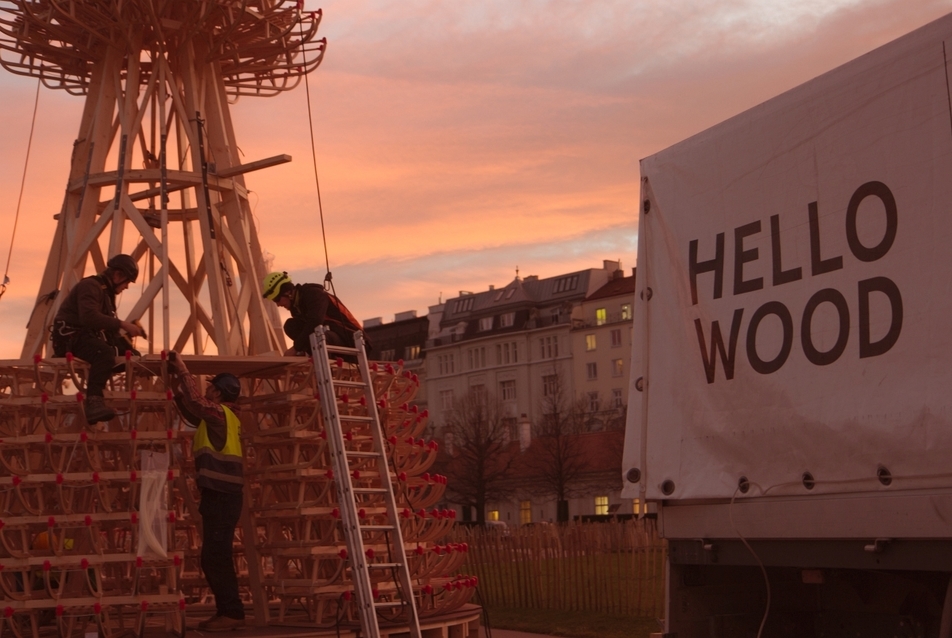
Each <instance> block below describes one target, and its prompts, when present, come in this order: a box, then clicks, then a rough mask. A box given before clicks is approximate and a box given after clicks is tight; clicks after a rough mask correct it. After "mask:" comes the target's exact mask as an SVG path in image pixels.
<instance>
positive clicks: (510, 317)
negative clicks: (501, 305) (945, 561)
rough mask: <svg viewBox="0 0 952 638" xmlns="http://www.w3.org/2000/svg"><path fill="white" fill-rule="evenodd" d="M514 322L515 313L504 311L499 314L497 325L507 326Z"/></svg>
mask: <svg viewBox="0 0 952 638" xmlns="http://www.w3.org/2000/svg"><path fill="white" fill-rule="evenodd" d="M514 323H516V313H514V312H506V313H503V314H501V315H499V327H500V328H509V327H511V326H512V325H513V324H514Z"/></svg>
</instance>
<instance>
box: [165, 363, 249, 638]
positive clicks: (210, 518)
mask: <svg viewBox="0 0 952 638" xmlns="http://www.w3.org/2000/svg"><path fill="white" fill-rule="evenodd" d="M170 360H171V363H172V369H173V371H174V372H175V374H174V384H175V400H176V403H177V404H178V405H179V408H180V410H181V412H182V415H183V417H184V418H185V420H186V421H189V422H190V423H192V424H193V425H197V426H198V431H197V432H196V433H195V439H194V442H193V444H192V455H193V457H194V459H195V470H196V472H197V474H198V476H197V477H196V483H198V489H199V492H200V493H201V503H200V505H199V509H198V511H199V513H200V514H201V515H202V571H203V572H205V580H206V581H208V586H209V587H210V588H211V590H212V593H213V594H215V608H216V613H215V615H214V616H212V617H211V618H209V619H208V620H205V621H203V622H201V623H199V629H201V630H203V631H230V630H232V629H237V628H239V627H242V626H244V624H245V609H244V605H243V604H242V602H241V598H240V597H239V595H238V575H237V574H236V572H235V562H234V559H233V557H232V545H233V543H234V539H235V528H236V527H237V526H238V520H239V519H240V518H241V508H242V486H243V484H244V478H243V474H244V472H243V468H244V457H243V456H242V451H241V421H239V419H238V416H237V411H238V407H237V406H236V405H235V402H236V401H237V400H238V397H239V396H240V395H241V383H240V382H239V381H238V378H237V377H236V376H235V375H233V374H230V373H228V372H223V373H221V374H219V375H216V376H215V377H213V378H212V379H211V381H210V382H209V384H208V386H207V387H206V389H205V393H204V396H203V395H202V393H201V392H199V390H198V380H197V379H196V378H195V377H194V376H193V375H192V374H190V373H189V371H188V368H187V367H186V366H185V362H184V361H182V358H181V357H179V356H177V355H176V354H175V353H174V352H173V353H171V356H170ZM196 421H197V422H196Z"/></svg>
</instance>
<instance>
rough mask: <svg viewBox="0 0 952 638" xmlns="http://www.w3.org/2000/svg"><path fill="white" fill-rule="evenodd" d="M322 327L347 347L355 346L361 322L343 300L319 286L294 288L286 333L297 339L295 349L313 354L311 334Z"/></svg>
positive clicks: (300, 285)
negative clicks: (326, 328)
mask: <svg viewBox="0 0 952 638" xmlns="http://www.w3.org/2000/svg"><path fill="white" fill-rule="evenodd" d="M320 325H325V326H327V327H328V328H330V330H331V332H333V333H334V334H336V335H337V336H338V337H340V339H341V341H342V342H343V345H344V346H346V347H348V348H353V347H354V332H356V331H357V330H360V323H359V322H358V321H357V320H356V319H355V318H354V316H353V315H352V314H351V313H350V311H349V310H348V309H347V307H346V306H345V305H344V304H343V303H341V301H340V299H338V298H337V297H335V296H334V295H332V294H330V293H329V292H327V291H326V290H324V287H323V286H321V285H320V284H297V285H295V286H294V295H293V297H292V300H291V320H289V321H288V322H287V323H286V324H285V332H286V333H287V335H288V336H289V337H290V338H291V339H293V340H294V349H295V350H297V351H298V352H310V351H311V342H310V338H311V334H312V333H313V332H314V329H315V328H316V327H317V326H320ZM292 333H293V334H292Z"/></svg>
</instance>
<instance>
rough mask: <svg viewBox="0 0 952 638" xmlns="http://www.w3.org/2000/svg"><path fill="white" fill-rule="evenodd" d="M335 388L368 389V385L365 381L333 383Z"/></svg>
mask: <svg viewBox="0 0 952 638" xmlns="http://www.w3.org/2000/svg"><path fill="white" fill-rule="evenodd" d="M331 383H333V384H334V387H335V388H366V387H367V384H366V383H364V382H363V381H336V380H335V381H331Z"/></svg>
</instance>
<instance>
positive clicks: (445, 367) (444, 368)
mask: <svg viewBox="0 0 952 638" xmlns="http://www.w3.org/2000/svg"><path fill="white" fill-rule="evenodd" d="M437 360H438V361H439V362H440V374H441V375H443V374H456V355H455V354H441V355H440V356H439V357H437Z"/></svg>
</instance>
